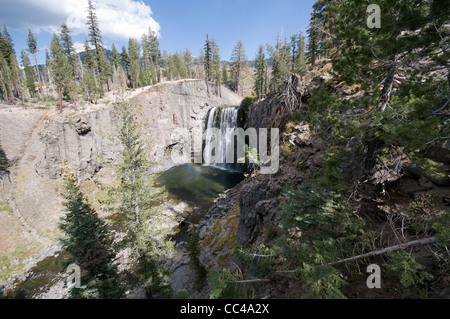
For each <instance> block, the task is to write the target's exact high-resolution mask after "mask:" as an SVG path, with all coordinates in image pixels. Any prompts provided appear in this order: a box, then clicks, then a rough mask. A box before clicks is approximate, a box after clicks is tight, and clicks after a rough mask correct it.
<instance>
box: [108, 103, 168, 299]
mask: <svg viewBox="0 0 450 319" xmlns="http://www.w3.org/2000/svg"><path fill="white" fill-rule="evenodd" d="M138 111H139V109H138V107H137V106H133V105H131V104H129V103H127V102H126V101H124V100H123V99H118V101H117V102H116V103H115V108H114V112H115V114H116V116H117V117H118V119H119V121H120V125H119V126H118V131H117V135H116V140H117V141H118V142H119V143H120V144H121V145H122V146H123V150H122V152H121V158H122V161H121V162H120V163H119V164H118V165H117V167H116V168H117V174H118V178H119V181H120V183H119V185H118V186H117V187H115V188H113V189H111V191H110V195H111V197H112V198H114V199H115V200H116V201H115V204H114V205H113V209H114V210H115V211H116V213H117V214H119V215H120V218H118V220H117V223H118V225H119V226H120V227H121V228H122V229H123V230H124V231H125V232H126V236H125V238H124V240H123V245H127V246H128V247H131V248H132V250H133V251H134V253H135V254H136V257H137V258H138V260H139V266H138V271H137V275H138V276H139V277H140V280H141V282H143V283H144V285H145V286H146V287H147V289H150V290H151V292H152V294H154V295H157V296H159V297H164V296H170V295H171V292H170V284H169V272H168V271H167V270H165V269H164V268H163V266H162V265H163V261H164V258H166V257H167V256H168V255H170V254H171V253H172V252H173V247H174V242H173V241H171V240H170V238H171V236H172V235H173V233H174V229H172V226H171V225H174V224H176V222H175V221H174V217H173V216H172V215H168V214H163V213H162V211H164V210H167V209H168V207H170V205H172V204H173V203H172V202H171V201H169V200H168V199H167V196H168V195H167V192H166V191H165V189H163V188H160V189H157V188H155V187H153V185H154V183H155V179H156V175H154V174H153V173H151V169H152V167H153V165H154V164H156V163H154V162H151V161H150V160H149V158H151V157H150V156H149V155H148V153H147V147H146V141H145V140H144V139H143V136H145V134H142V128H141V125H140V123H139V122H138V121H137V118H138V116H139V115H138Z"/></svg>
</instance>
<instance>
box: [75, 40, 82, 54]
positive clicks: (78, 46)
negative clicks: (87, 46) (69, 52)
mask: <svg viewBox="0 0 450 319" xmlns="http://www.w3.org/2000/svg"><path fill="white" fill-rule="evenodd" d="M73 47H74V49H75V51H76V52H77V53H79V52H82V51H84V43H81V42H74V43H73Z"/></svg>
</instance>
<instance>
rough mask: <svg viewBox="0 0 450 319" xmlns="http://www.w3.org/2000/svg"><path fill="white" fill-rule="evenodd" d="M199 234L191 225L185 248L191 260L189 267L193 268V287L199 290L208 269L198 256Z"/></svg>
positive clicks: (204, 280)
mask: <svg viewBox="0 0 450 319" xmlns="http://www.w3.org/2000/svg"><path fill="white" fill-rule="evenodd" d="M199 242H200V235H199V233H198V232H197V230H196V229H195V227H192V229H191V231H190V234H189V239H188V241H187V245H186V249H187V251H188V254H189V258H190V260H191V267H192V269H193V270H194V273H195V281H194V288H195V289H197V290H198V291H200V290H201V289H202V288H203V286H204V284H205V282H206V277H207V274H208V271H207V270H206V268H205V266H203V264H202V263H201V261H200V259H199V256H200V245H199Z"/></svg>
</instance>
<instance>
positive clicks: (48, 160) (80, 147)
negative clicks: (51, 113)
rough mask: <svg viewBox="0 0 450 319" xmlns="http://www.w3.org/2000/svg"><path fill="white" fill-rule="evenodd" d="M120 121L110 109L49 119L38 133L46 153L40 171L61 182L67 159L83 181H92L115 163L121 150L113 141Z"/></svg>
mask: <svg viewBox="0 0 450 319" xmlns="http://www.w3.org/2000/svg"><path fill="white" fill-rule="evenodd" d="M114 124H117V121H116V120H115V119H114V118H113V117H112V115H111V111H110V110H109V109H100V110H95V111H92V112H86V113H81V114H77V115H75V116H73V117H71V116H70V115H69V116H68V117H63V118H61V117H59V118H56V119H55V118H49V119H46V120H45V121H44V123H43V127H42V130H41V131H40V132H39V133H38V134H39V136H40V139H41V143H42V144H43V147H44V152H42V153H41V154H39V160H38V162H37V163H36V172H37V173H38V174H39V175H40V176H42V177H48V178H51V179H57V178H59V177H60V174H61V164H62V163H64V161H65V160H67V162H68V163H69V164H71V165H72V166H73V167H74V168H75V169H76V171H77V173H78V176H79V178H80V179H81V180H87V179H90V178H92V177H93V176H94V175H95V174H96V173H97V172H98V171H100V169H101V168H102V167H104V166H105V165H108V164H111V163H114V162H115V161H116V160H117V154H118V152H119V151H120V147H119V146H118V145H117V143H115V142H114V141H113V139H112V134H113V131H112V127H113V126H114Z"/></svg>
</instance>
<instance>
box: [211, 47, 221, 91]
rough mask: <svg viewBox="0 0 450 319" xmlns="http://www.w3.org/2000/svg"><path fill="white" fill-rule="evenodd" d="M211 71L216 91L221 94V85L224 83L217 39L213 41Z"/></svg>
mask: <svg viewBox="0 0 450 319" xmlns="http://www.w3.org/2000/svg"><path fill="white" fill-rule="evenodd" d="M211 53H212V56H211V73H212V79H213V80H214V82H215V83H216V93H217V94H220V85H221V84H222V70H221V68H220V63H221V62H220V52H219V46H218V45H217V42H216V40H215V39H212V41H211Z"/></svg>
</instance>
